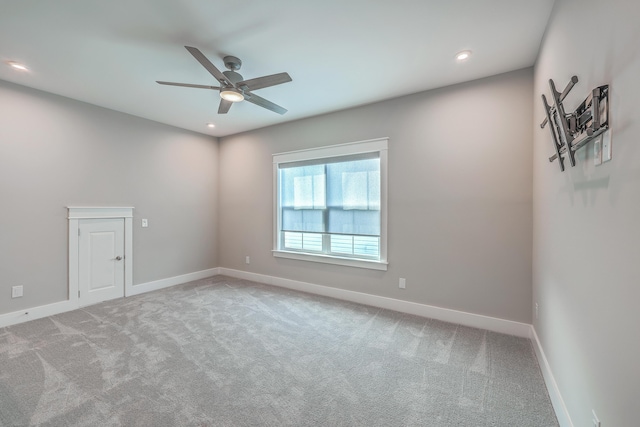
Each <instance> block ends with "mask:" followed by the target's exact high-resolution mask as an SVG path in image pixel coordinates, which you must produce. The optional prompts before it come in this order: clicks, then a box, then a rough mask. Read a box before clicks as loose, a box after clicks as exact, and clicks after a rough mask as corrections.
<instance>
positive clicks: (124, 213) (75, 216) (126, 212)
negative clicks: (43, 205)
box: [67, 206, 134, 306]
mask: <svg viewBox="0 0 640 427" xmlns="http://www.w3.org/2000/svg"><path fill="white" fill-rule="evenodd" d="M67 209H68V210H69V294H68V299H69V300H70V301H74V302H75V304H76V306H77V305H78V289H79V286H80V277H79V267H80V266H79V265H78V262H79V253H78V244H79V239H78V231H79V230H80V220H81V219H104V218H123V219H124V295H125V296H129V295H130V294H131V291H132V287H133V209H134V208H133V207H106V206H96V207H88V206H69V207H67Z"/></svg>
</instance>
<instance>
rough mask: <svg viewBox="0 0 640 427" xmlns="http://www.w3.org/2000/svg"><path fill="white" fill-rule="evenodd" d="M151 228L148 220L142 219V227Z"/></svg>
mask: <svg viewBox="0 0 640 427" xmlns="http://www.w3.org/2000/svg"><path fill="white" fill-rule="evenodd" d="M148 226H149V220H148V219H147V218H142V227H143V228H146V227H148Z"/></svg>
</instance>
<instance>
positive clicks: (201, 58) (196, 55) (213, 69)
mask: <svg viewBox="0 0 640 427" xmlns="http://www.w3.org/2000/svg"><path fill="white" fill-rule="evenodd" d="M185 48H186V49H187V50H188V51H189V53H191V55H193V57H194V58H196V59H197V60H198V62H199V63H200V64H202V66H203V67H204V68H206V69H207V71H208V72H210V73H211V75H212V76H213V77H215V78H216V80H218V81H219V82H220V83H222V85H223V86H234V85H233V83H231V82H230V81H229V79H227V78H226V77H225V75H224V74H222V72H220V70H218V69H217V68H216V66H215V65H213V64H212V63H211V61H209V60H208V59H207V57H206V56H204V54H203V53H202V52H200V51H199V50H198V49H197V48H195V47H191V46H185Z"/></svg>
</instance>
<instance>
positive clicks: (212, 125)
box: [207, 123, 216, 128]
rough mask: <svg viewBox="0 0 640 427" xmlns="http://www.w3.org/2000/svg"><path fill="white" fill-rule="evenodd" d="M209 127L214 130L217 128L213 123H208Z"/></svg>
mask: <svg viewBox="0 0 640 427" xmlns="http://www.w3.org/2000/svg"><path fill="white" fill-rule="evenodd" d="M207 127H208V128H214V127H216V125H214V124H213V123H207Z"/></svg>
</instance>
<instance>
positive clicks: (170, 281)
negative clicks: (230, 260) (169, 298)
mask: <svg viewBox="0 0 640 427" xmlns="http://www.w3.org/2000/svg"><path fill="white" fill-rule="evenodd" d="M218 274H220V269H219V268H218V267H216V268H209V269H208V270H201V271H196V272H194V273H187V274H181V275H180V276H174V277H168V278H166V279H160V280H154V281H153V282H146V283H140V284H138V285H134V286H131V288H129V289H127V296H128V297H130V296H133V295H139V294H143V293H145V292H151V291H157V290H159V289H164V288H169V287H171V286H175V285H180V284H182V283H187V282H191V281H192V280H200V279H204V278H207V277H211V276H217V275H218Z"/></svg>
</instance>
